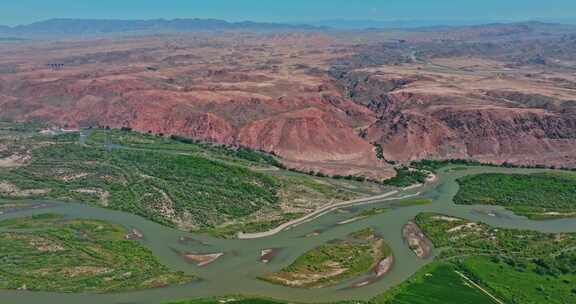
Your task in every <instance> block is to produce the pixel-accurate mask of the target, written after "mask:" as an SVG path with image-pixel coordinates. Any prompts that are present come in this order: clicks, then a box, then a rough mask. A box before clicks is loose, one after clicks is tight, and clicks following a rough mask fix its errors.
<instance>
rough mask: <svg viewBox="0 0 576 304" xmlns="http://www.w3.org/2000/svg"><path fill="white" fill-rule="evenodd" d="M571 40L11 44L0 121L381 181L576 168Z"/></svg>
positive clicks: (438, 36) (520, 29)
mask: <svg viewBox="0 0 576 304" xmlns="http://www.w3.org/2000/svg"><path fill="white" fill-rule="evenodd" d="M574 33H576V29H575V28H572V27H565V26H556V27H555V26H553V25H547V24H538V23H526V24H511V25H487V26H479V27H476V26H474V27H462V28H438V29H434V30H430V29H426V30H424V29H422V30H410V31H384V30H383V31H377V30H375V31H360V32H358V33H350V32H336V31H305V32H278V33H249V32H240V31H237V32H221V33H180V34H158V35H140V36H136V35H134V36H123V37H118V36H114V37H93V38H84V39H79V38H66V39H58V40H30V41H21V42H15V43H3V44H0V109H1V111H0V119H2V120H8V121H17V122H23V121H37V122H38V121H39V122H47V123H50V124H56V125H60V126H63V127H64V126H67V127H70V128H72V127H89V126H101V127H106V126H108V127H112V128H121V127H125V128H131V129H133V130H136V131H140V132H148V133H154V134H161V135H164V136H169V135H179V136H184V137H189V138H194V139H198V140H203V141H208V142H215V143H221V144H226V145H232V146H244V147H249V148H253V149H256V150H261V151H265V152H270V153H273V154H275V155H277V156H279V157H280V158H281V160H282V162H283V163H284V164H285V165H286V166H287V167H290V168H295V169H299V170H302V171H306V172H308V171H313V172H322V173H324V174H330V175H342V176H347V175H357V176H365V177H369V178H372V179H380V180H381V179H384V178H389V177H392V176H394V175H395V171H394V168H393V166H392V165H391V164H393V163H395V162H408V161H411V160H418V159H475V160H479V161H482V162H490V163H497V164H502V163H511V164H516V165H545V166H558V167H575V166H576V101H575V100H576V98H575V96H576V56H575V55H574V54H573V52H571V51H570V50H573V47H574V46H576V36H575V34H574ZM376 145H380V146H381V147H382V150H383V151H382V154H383V158H382V157H377V155H376V152H375V150H376V149H375V146H376Z"/></svg>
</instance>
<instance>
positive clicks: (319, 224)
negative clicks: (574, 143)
mask: <svg viewBox="0 0 576 304" xmlns="http://www.w3.org/2000/svg"><path fill="white" fill-rule="evenodd" d="M454 168H455V167H451V168H445V169H443V170H441V171H440V173H439V175H438V177H439V178H438V179H437V181H436V182H435V183H434V184H431V185H428V186H426V187H424V188H420V189H411V190H405V191H403V192H401V193H399V194H398V195H399V196H400V195H402V196H404V195H406V196H409V195H413V194H416V193H421V194H420V196H419V197H425V198H430V199H432V200H433V203H432V204H430V205H423V206H409V207H402V206H400V205H398V200H396V201H395V200H387V201H380V202H378V201H376V202H374V203H372V204H364V205H361V206H352V207H346V208H344V209H342V210H343V211H344V212H337V211H333V212H330V213H327V214H324V215H322V216H320V217H318V218H314V219H313V220H311V221H309V222H306V223H303V224H301V225H299V226H297V227H293V228H291V229H289V230H285V231H282V232H280V233H277V234H275V235H271V236H269V237H264V238H257V239H246V240H221V239H215V238H212V237H209V236H206V235H198V234H191V233H186V232H181V231H177V230H174V229H171V228H167V227H164V226H161V225H158V224H156V223H153V222H151V221H148V220H146V219H144V218H141V217H139V216H135V215H131V214H128V213H124V212H118V211H112V210H107V209H102V208H95V207H90V206H87V205H82V204H71V203H59V202H50V206H49V207H46V208H41V209H28V210H21V211H17V212H13V213H7V214H3V215H0V220H3V219H7V218H13V217H20V216H25V215H31V214H38V213H45V212H54V213H61V214H64V215H66V216H68V217H73V218H91V219H102V220H107V221H111V222H114V223H119V224H122V225H125V226H126V227H127V228H136V229H138V230H140V231H141V232H143V234H144V239H143V240H142V243H143V244H144V245H145V246H147V247H149V248H150V249H151V250H152V251H153V252H154V253H155V254H156V255H157V256H158V257H159V258H160V259H161V261H162V262H163V263H164V264H166V265H167V266H169V267H170V268H172V269H174V270H182V271H184V272H187V273H190V274H194V275H196V276H197V277H199V278H201V279H200V280H198V281H197V282H194V283H192V284H189V285H185V286H177V287H168V288H160V289H151V290H143V291H135V292H127V293H118V294H57V293H47V292H30V291H0V303H2V304H30V303H43V304H78V303H82V304H120V303H124V304H126V303H139V304H140V303H142V304H148V303H149V304H160V303H162V302H165V301H171V300H179V299H191V298H199V297H210V296H223V295H233V294H242V295H248V296H261V297H270V298H276V299H282V300H290V301H298V302H329V301H337V300H346V299H358V300H362V299H364V300H366V299H370V298H372V297H374V296H375V295H377V294H380V293H382V292H384V291H385V290H387V289H388V288H390V287H393V286H395V285H397V284H399V283H400V282H402V281H404V280H406V279H407V278H409V277H410V276H411V275H413V274H414V273H415V272H416V271H418V270H419V269H420V268H421V267H422V266H424V265H425V264H426V263H429V262H431V261H432V258H431V259H428V260H420V259H418V258H417V257H416V256H415V255H414V254H413V253H412V251H410V249H409V248H408V246H407V245H406V244H405V242H404V240H403V239H402V235H401V230H402V226H403V225H404V224H406V222H408V221H409V220H410V219H413V218H414V217H415V216H416V215H417V214H418V213H420V212H437V213H443V214H446V215H449V216H456V217H462V218H466V219H469V220H473V221H482V222H485V223H487V224H489V225H493V226H496V227H501V228H518V229H530V230H538V231H541V232H576V219H558V220H547V221H533V220H528V219H526V218H524V217H519V216H515V215H513V214H512V213H510V212H508V211H506V210H504V209H503V208H500V207H493V206H460V205H455V204H454V203H453V202H452V198H453V196H454V195H455V194H456V192H457V190H458V185H457V183H456V182H455V180H456V178H458V177H461V176H464V175H467V174H477V173H484V172H503V173H512V172H515V173H531V172H538V171H543V170H529V169H505V168H488V167H470V168H462V167H460V168H458V170H454ZM375 207H389V208H390V209H391V210H390V211H389V212H386V213H383V214H379V215H375V216H372V217H370V218H366V219H362V220H358V221H352V222H350V223H347V224H340V225H339V224H338V223H342V222H346V220H349V219H351V218H354V217H357V216H358V213H360V212H361V211H363V210H365V209H370V208H375ZM366 227H373V228H374V229H376V231H377V232H378V233H379V234H381V235H382V236H383V237H384V239H385V240H386V241H387V242H388V244H389V245H390V247H391V248H392V250H393V252H394V255H395V258H396V261H395V264H394V265H393V267H392V269H391V271H390V272H389V273H388V274H387V275H385V276H384V277H383V278H382V279H380V280H379V281H376V282H374V283H373V284H370V285H367V286H363V287H360V288H349V286H351V285H352V284H354V283H355V282H358V281H359V279H358V278H356V279H353V280H349V281H346V282H343V283H342V284H340V285H337V286H333V287H329V288H323V289H310V290H308V289H293V288H288V287H283V286H277V285H272V284H269V283H266V282H263V281H260V280H258V279H257V277H258V276H260V275H262V274H265V273H268V272H274V271H277V270H279V269H281V268H283V267H284V266H286V265H288V264H290V263H291V262H292V261H293V260H294V259H295V258H296V257H298V256H299V255H301V254H303V253H304V252H306V251H307V250H310V249H312V248H314V247H316V246H318V245H320V244H322V243H325V242H328V241H330V240H333V239H337V238H342V237H345V236H346V235H347V234H349V233H350V232H354V231H357V230H360V229H362V228H366ZM313 232H320V233H319V234H313V236H309V237H306V236H308V235H312V233H313ZM183 240H184V241H183ZM268 248H280V249H281V250H279V252H278V254H277V255H276V256H275V257H274V258H273V259H272V260H271V261H270V263H268V264H264V263H261V262H259V261H258V258H259V256H260V251H261V250H262V249H268ZM176 251H190V252H199V253H214V252H223V253H224V255H223V256H222V257H221V258H219V259H218V260H216V261H215V262H213V263H211V264H209V265H207V266H204V267H197V266H196V265H194V264H190V263H188V262H186V261H185V260H184V259H183V258H182V257H180V256H179V255H178V254H177V253H176Z"/></svg>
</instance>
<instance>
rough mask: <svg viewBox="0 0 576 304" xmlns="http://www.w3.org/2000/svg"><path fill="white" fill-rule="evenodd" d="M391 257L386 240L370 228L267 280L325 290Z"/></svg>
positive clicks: (308, 255)
mask: <svg viewBox="0 0 576 304" xmlns="http://www.w3.org/2000/svg"><path fill="white" fill-rule="evenodd" d="M390 255H391V250H390V248H389V247H388V246H387V245H386V244H385V243H384V240H382V239H381V238H378V237H376V236H375V235H374V230H373V229H371V228H369V229H365V230H362V231H358V232H355V233H352V234H350V235H349V237H348V238H347V239H346V240H336V241H333V242H330V243H328V244H325V245H322V246H319V247H317V248H315V249H312V250H310V251H308V252H306V253H305V254H304V255H302V256H300V257H299V258H298V259H296V261H294V263H292V264H291V265H290V266H288V267H286V268H284V269H283V270H281V271H279V272H277V273H273V274H270V275H267V276H265V277H263V279H264V280H267V281H269V282H272V283H276V284H282V285H286V286H292V287H304V288H311V287H314V288H319V287H325V286H329V285H333V284H337V283H339V282H342V281H343V280H346V279H349V278H353V277H356V276H358V275H360V274H363V273H366V272H368V271H370V270H371V269H372V268H373V267H374V266H376V264H377V263H379V262H380V261H381V260H382V259H383V258H386V257H388V256H390Z"/></svg>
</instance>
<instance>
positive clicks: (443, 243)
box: [392, 214, 576, 304]
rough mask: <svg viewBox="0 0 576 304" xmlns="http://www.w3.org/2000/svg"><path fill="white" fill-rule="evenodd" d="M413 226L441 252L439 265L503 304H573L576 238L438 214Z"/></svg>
mask: <svg viewBox="0 0 576 304" xmlns="http://www.w3.org/2000/svg"><path fill="white" fill-rule="evenodd" d="M416 222H417V223H418V225H419V226H420V228H421V229H422V230H423V232H424V233H425V234H426V235H427V236H428V237H429V238H430V240H431V241H432V242H433V243H434V245H435V246H436V247H437V248H441V250H442V251H441V254H440V256H439V257H438V261H440V262H442V263H444V262H449V263H451V264H452V265H454V267H457V269H458V270H459V271H461V272H462V273H464V274H466V275H467V276H468V277H469V278H471V279H472V280H474V281H475V282H476V283H478V284H479V285H481V286H483V287H484V288H485V289H486V290H488V291H489V292H490V293H491V294H493V295H495V296H496V297H497V298H499V299H502V300H503V301H505V302H506V303H523V304H536V303H558V304H563V303H574V302H576V288H575V287H574V286H576V285H575V284H576V234H568V233H556V234H549V233H540V232H535V231H525V230H517V229H497V228H493V227H490V226H488V225H486V224H482V223H476V222H470V221H467V220H464V219H460V218H455V217H450V216H444V215H441V214H420V215H418V216H417V218H416ZM392 303H393V302H392Z"/></svg>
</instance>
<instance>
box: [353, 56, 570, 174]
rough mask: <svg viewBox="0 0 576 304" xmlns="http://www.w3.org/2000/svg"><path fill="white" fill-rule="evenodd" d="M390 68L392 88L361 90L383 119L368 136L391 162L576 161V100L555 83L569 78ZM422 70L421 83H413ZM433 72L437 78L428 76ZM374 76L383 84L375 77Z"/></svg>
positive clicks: (383, 77) (384, 78)
mask: <svg viewBox="0 0 576 304" xmlns="http://www.w3.org/2000/svg"><path fill="white" fill-rule="evenodd" d="M389 69H390V74H386V75H380V76H379V77H380V78H381V80H382V81H383V85H382V86H381V87H386V88H390V89H389V90H388V91H387V92H384V93H383V92H378V94H377V95H376V96H372V97H370V96H366V95H363V94H364V93H365V92H366V91H361V92H355V94H356V95H357V96H362V98H363V100H370V102H369V103H368V107H369V108H371V109H372V110H373V111H374V112H375V113H377V115H378V117H379V118H378V120H377V121H376V122H375V123H373V124H372V125H370V126H369V127H368V128H366V129H365V130H364V131H363V132H362V135H363V137H364V138H366V139H367V140H368V141H371V142H377V143H379V144H381V145H382V147H383V150H384V156H385V157H386V158H387V159H393V160H399V161H410V160H417V159H423V158H434V159H447V158H473V159H477V160H481V161H486V162H494V163H503V162H508V163H514V164H528V165H536V164H544V165H551V166H564V167H573V166H576V115H575V114H574V113H575V112H574V106H576V102H574V101H571V100H569V98H570V97H571V94H572V93H571V91H570V90H565V89H564V88H563V87H556V86H555V84H556V83H563V81H559V80H558V78H554V80H550V79H547V78H544V77H535V76H529V77H528V78H526V77H527V76H521V75H512V76H506V77H501V76H500V77H497V76H494V77H491V78H488V77H486V76H485V75H483V74H479V75H476V74H474V73H467V74H465V75H458V74H457V73H456V72H454V71H444V72H443V73H439V72H437V71H436V70H434V71H433V72H427V71H426V70H425V69H423V68H422V67H418V66H416V67H412V68H409V67H396V68H389ZM365 72H366V71H362V73H365ZM378 73H379V72H377V73H376V74H378ZM415 73H418V74H419V75H420V76H421V79H420V80H416V81H414V74H415ZM432 73H433V74H434V75H435V76H436V77H435V78H431V77H429V75H427V74H432ZM401 75H405V77H406V78H407V80H406V82H405V85H400V86H394V87H390V86H389V85H388V84H389V79H390V77H393V78H395V77H401ZM367 81H370V82H371V83H370V87H374V86H377V85H375V84H374V81H375V80H374V77H372V78H371V79H370V80H367ZM365 87H366V85H362V84H356V85H355V88H365ZM368 92H369V91H368Z"/></svg>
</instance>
